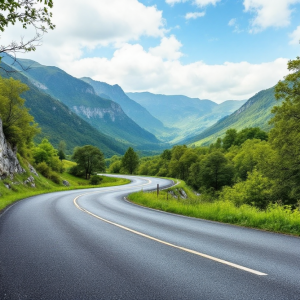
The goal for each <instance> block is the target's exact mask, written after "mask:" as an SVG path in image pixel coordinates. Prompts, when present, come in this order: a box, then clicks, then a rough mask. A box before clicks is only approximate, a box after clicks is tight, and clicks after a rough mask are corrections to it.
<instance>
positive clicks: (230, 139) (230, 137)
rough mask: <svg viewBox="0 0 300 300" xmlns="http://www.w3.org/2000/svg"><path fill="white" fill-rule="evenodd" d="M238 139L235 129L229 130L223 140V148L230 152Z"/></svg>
mask: <svg viewBox="0 0 300 300" xmlns="http://www.w3.org/2000/svg"><path fill="white" fill-rule="evenodd" d="M236 137H237V131H236V130H235V129H228V130H227V131H226V134H225V137H224V138H223V148H224V149H225V150H228V149H229V148H230V147H231V146H232V145H234V142H235V139H236Z"/></svg>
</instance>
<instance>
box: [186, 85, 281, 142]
mask: <svg viewBox="0 0 300 300" xmlns="http://www.w3.org/2000/svg"><path fill="white" fill-rule="evenodd" d="M278 104H280V102H277V101H276V99H275V96H274V87H273V88H270V89H267V90H263V91H260V92H259V93H257V94H256V95H254V96H253V97H251V98H250V99H249V100H248V101H247V102H246V103H245V104H244V105H243V106H241V107H240V108H239V109H238V110H237V111H235V112H234V113H233V114H231V115H230V116H227V117H225V118H223V119H222V120H220V121H218V122H217V123H216V124H214V125H213V126H211V127H209V128H208V129H206V130H204V131H203V132H201V133H200V134H198V135H196V136H194V137H192V138H188V139H186V140H185V141H184V142H185V143H187V144H194V145H196V146H198V145H207V144H210V143H212V142H214V141H215V140H216V139H217V138H218V137H223V136H224V134H225V132H226V131H227V130H228V129H230V128H235V129H237V130H241V129H244V128H247V127H260V128H261V129H263V130H266V131H268V130H269V129H270V128H271V127H270V125H269V120H270V119H271V118H272V113H271V110H272V108H273V106H274V105H278Z"/></svg>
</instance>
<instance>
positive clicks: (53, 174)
mask: <svg viewBox="0 0 300 300" xmlns="http://www.w3.org/2000/svg"><path fill="white" fill-rule="evenodd" d="M49 179H50V180H51V181H53V182H54V183H56V184H61V178H60V176H59V175H58V174H57V173H56V172H54V171H51V172H50V176H49Z"/></svg>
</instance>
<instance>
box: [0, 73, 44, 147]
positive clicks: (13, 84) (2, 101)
mask: <svg viewBox="0 0 300 300" xmlns="http://www.w3.org/2000/svg"><path fill="white" fill-rule="evenodd" d="M27 90H28V87H27V86H26V85H25V84H23V83H21V82H20V81H17V80H14V79H12V78H9V79H5V78H2V77H0V117H1V119H2V121H3V131H4V135H5V137H6V139H7V140H8V142H9V143H10V144H11V145H12V146H13V147H18V148H19V151H22V150H23V148H24V147H26V146H28V145H29V144H30V143H31V141H32V139H33V137H34V136H35V135H36V134H37V133H38V132H39V129H38V125H37V123H35V122H34V118H33V117H32V116H31V115H30V114H29V109H27V108H26V107H25V105H24V104H25V100H24V99H22V98H21V97H20V95H21V94H22V93H24V92H25V91H27Z"/></svg>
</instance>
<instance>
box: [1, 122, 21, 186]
mask: <svg viewBox="0 0 300 300" xmlns="http://www.w3.org/2000/svg"><path fill="white" fill-rule="evenodd" d="M24 172H25V170H24V169H23V168H22V167H21V165H20V162H19V161H18V159H17V155H16V151H14V150H13V149H12V148H11V146H10V144H9V143H8V142H7V141H6V139H5V136H4V133H3V127H2V120H1V119H0V180H1V179H4V178H6V177H10V178H13V176H14V174H16V173H18V174H21V173H24Z"/></svg>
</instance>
